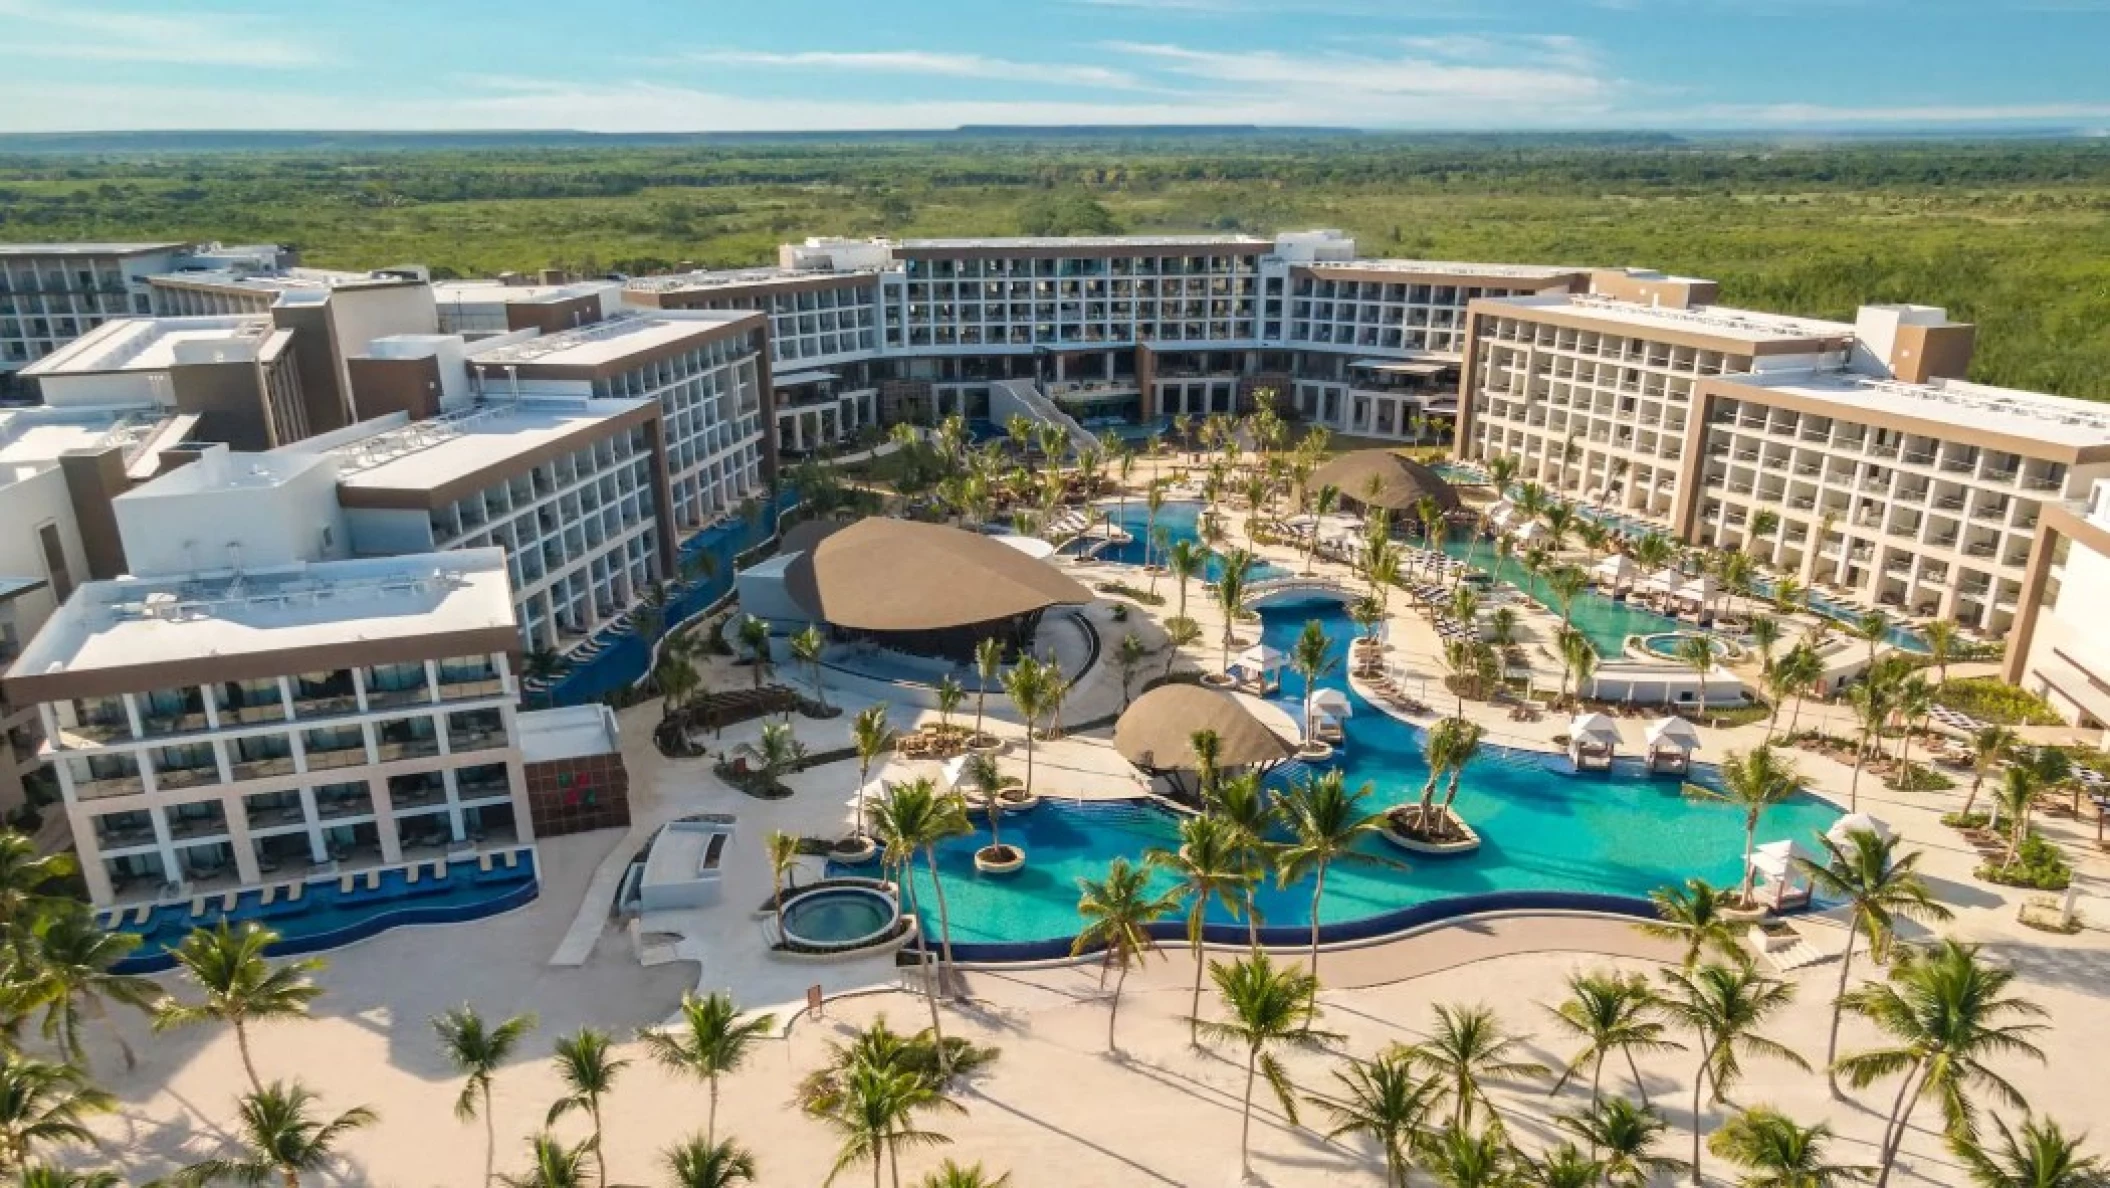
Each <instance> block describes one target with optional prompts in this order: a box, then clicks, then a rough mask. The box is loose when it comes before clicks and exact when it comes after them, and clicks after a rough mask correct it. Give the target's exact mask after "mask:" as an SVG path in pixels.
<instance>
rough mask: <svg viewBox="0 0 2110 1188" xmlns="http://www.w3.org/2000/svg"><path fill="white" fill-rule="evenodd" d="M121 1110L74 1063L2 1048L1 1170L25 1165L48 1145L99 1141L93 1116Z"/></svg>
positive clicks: (0, 1103)
mask: <svg viewBox="0 0 2110 1188" xmlns="http://www.w3.org/2000/svg"><path fill="white" fill-rule="evenodd" d="M116 1108H117V1099H116V1098H114V1097H111V1096H110V1095H109V1094H107V1093H105V1092H103V1091H102V1090H100V1089H97V1088H96V1087H95V1086H93V1085H90V1084H89V1083H88V1080H87V1078H86V1077H84V1076H83V1075H82V1074H81V1072H80V1070H79V1069H76V1068H74V1067H73V1066H72V1065H69V1064H53V1063H51V1062H50V1061H45V1060H38V1059H37V1058H35V1057H34V1056H27V1055H24V1054H23V1053H21V1052H19V1051H15V1050H13V1049H12V1048H11V1047H0V1172H5V1171H10V1170H14V1169H17V1168H20V1167H22V1166H23V1165H25V1164H27V1163H28V1162H29V1161H30V1159H31V1158H33V1157H34V1156H36V1155H37V1154H38V1153H39V1149H40V1148H43V1147H48V1146H58V1145H61V1144H66V1143H93V1142H94V1141H95V1136H94V1135H93V1134H91V1133H90V1132H89V1130H88V1127H87V1120H88V1118H89V1117H90V1116H91V1115H94V1114H107V1113H110V1112H112V1111H114V1110H115V1109H116Z"/></svg>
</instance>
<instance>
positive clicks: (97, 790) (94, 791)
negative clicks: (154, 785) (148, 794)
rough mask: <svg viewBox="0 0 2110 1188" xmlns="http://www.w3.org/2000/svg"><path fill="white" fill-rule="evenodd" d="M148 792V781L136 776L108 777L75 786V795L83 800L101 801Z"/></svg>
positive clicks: (85, 781)
mask: <svg viewBox="0 0 2110 1188" xmlns="http://www.w3.org/2000/svg"><path fill="white" fill-rule="evenodd" d="M146 790H147V786H146V781H145V780H144V779H143V778H141V777H139V776H136V775H128V776H108V777H106V778H103V779H99V780H83V781H81V782H80V783H77V784H75V785H74V786H73V794H74V795H75V796H76V797H78V798H80V799H82V800H101V799H104V798H106V797H111V796H137V795H139V794H140V793H142V792H145V791H146Z"/></svg>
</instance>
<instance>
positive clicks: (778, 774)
mask: <svg viewBox="0 0 2110 1188" xmlns="http://www.w3.org/2000/svg"><path fill="white" fill-rule="evenodd" d="M733 750H734V751H735V752H736V753H738V754H739V755H740V756H741V758H742V759H744V760H745V761H746V763H747V765H748V774H749V775H750V776H752V777H753V779H754V781H755V784H756V785H757V786H758V787H760V788H762V789H774V790H775V791H773V792H769V793H768V794H769V795H778V794H782V795H789V792H788V791H786V790H785V789H784V777H785V776H787V775H790V774H791V773H792V772H795V771H797V770H798V769H799V766H800V765H801V764H803V763H804V762H806V744H805V743H802V742H800V741H799V738H798V735H797V734H796V733H794V732H793V730H792V728H791V723H789V722H764V723H762V733H761V734H760V735H759V736H757V737H756V739H755V741H753V742H744V743H741V744H740V745H739V746H737V747H735V748H733Z"/></svg>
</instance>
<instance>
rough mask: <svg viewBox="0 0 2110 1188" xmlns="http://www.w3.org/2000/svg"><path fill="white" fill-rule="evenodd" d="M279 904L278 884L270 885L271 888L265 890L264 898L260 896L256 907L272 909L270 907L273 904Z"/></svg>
mask: <svg viewBox="0 0 2110 1188" xmlns="http://www.w3.org/2000/svg"><path fill="white" fill-rule="evenodd" d="M277 902H278V884H277V883H273V884H271V885H270V886H269V887H266V888H264V893H263V895H262V896H260V897H259V898H258V899H257V901H256V905H257V906H258V907H270V906H271V905H272V904H274V903H277Z"/></svg>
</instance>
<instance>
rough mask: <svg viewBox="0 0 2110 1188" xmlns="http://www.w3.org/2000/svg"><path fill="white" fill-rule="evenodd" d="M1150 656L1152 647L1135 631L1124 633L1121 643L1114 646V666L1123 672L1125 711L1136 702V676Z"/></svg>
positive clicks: (1123, 704)
mask: <svg viewBox="0 0 2110 1188" xmlns="http://www.w3.org/2000/svg"><path fill="white" fill-rule="evenodd" d="M1149 656H1150V645H1149V644H1146V643H1144V642H1143V637H1142V636H1140V635H1137V634H1136V633H1135V632H1133V631H1129V632H1125V633H1123V634H1122V636H1121V642H1120V643H1118V644H1115V645H1114V665H1115V667H1117V668H1118V669H1120V672H1121V708H1122V709H1124V710H1125V709H1127V708H1128V707H1129V705H1130V704H1131V703H1133V702H1134V700H1135V686H1136V674H1137V673H1138V672H1140V671H1141V670H1142V668H1143V661H1144V660H1146V659H1148V658H1149Z"/></svg>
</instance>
